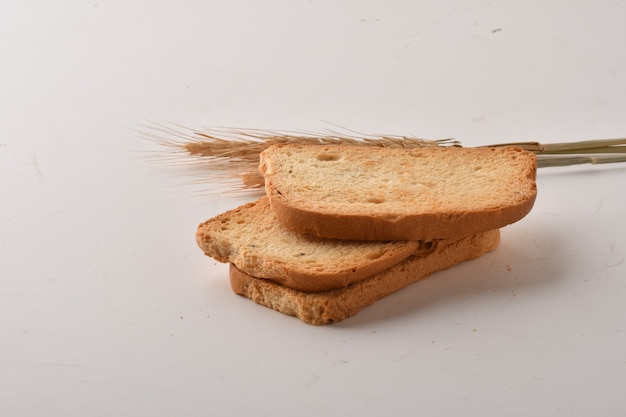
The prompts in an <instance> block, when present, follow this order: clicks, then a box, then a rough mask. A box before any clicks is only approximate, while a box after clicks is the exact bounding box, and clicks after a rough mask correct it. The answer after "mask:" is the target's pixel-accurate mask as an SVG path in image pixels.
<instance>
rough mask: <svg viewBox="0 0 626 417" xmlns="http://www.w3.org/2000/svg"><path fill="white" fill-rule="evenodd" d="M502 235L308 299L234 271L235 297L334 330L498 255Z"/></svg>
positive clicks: (443, 245) (472, 240)
mask: <svg viewBox="0 0 626 417" xmlns="http://www.w3.org/2000/svg"><path fill="white" fill-rule="evenodd" d="M499 242H500V231H499V230H491V231H488V232H485V233H481V234H478V235H474V236H470V237H466V238H462V239H460V240H457V241H443V242H440V244H439V245H438V247H437V248H436V249H435V250H434V251H433V252H432V253H430V254H428V255H423V256H412V257H410V258H408V259H406V260H404V261H402V262H400V263H399V264H396V265H394V266H392V267H390V268H388V269H386V270H384V271H382V272H379V273H377V274H374V275H373V276H371V277H369V278H366V279H364V280H361V281H358V282H355V283H353V284H352V285H350V286H349V287H347V288H343V289H337V290H331V291H326V292H321V293H304V292H301V291H297V290H293V289H290V288H287V287H285V286H283V285H280V284H277V283H275V282H272V281H269V280H266V279H261V278H255V277H254V276H251V275H249V274H246V273H244V272H242V271H241V270H240V269H238V268H237V267H236V266H234V265H232V264H231V266H230V283H231V287H232V289H233V291H234V292H235V293H237V294H240V295H243V296H245V297H247V298H250V299H251V300H253V301H255V302H256V303H258V304H261V305H264V306H266V307H270V308H272V309H274V310H276V311H279V312H281V313H284V314H287V315H291V316H295V317H298V318H299V319H301V320H303V321H304V322H306V323H309V324H313V325H321V324H331V323H336V322H338V321H341V320H344V319H346V318H348V317H351V316H354V315H355V314H357V313H358V312H359V311H360V310H361V309H363V308H364V307H367V306H369V305H371V304H373V303H375V302H376V301H378V300H380V299H382V298H384V297H386V296H387V295H389V294H392V293H394V292H396V291H398V290H400V289H402V288H404V287H407V286H409V285H411V284H413V283H415V282H417V281H419V280H421V279H423V278H426V277H428V276H429V275H431V274H433V273H435V272H437V271H440V270H443V269H446V268H449V267H451V266H453V265H456V264H458V263H461V262H464V261H467V260H470V259H473V258H477V257H479V256H481V255H483V254H484V253H486V252H488V251H491V250H493V249H495V248H496V247H497V246H498V244H499Z"/></svg>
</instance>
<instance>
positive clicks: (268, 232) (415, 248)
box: [196, 197, 437, 292]
mask: <svg viewBox="0 0 626 417" xmlns="http://www.w3.org/2000/svg"><path fill="white" fill-rule="evenodd" d="M196 241H197V243H198V246H199V247H200V248H201V249H202V250H203V252H204V253H205V254H206V255H208V256H210V257H212V258H214V259H216V260H217V261H219V262H224V263H233V264H235V265H236V266H237V268H239V269H240V270H242V271H245V272H246V273H248V274H250V275H252V276H255V277H258V278H265V279H269V280H272V281H275V282H277V283H280V284H281V285H283V286H285V287H288V288H292V289H294V290H298V291H302V292H321V291H328V290H331V289H336V288H343V287H346V286H348V285H350V284H352V283H354V282H357V281H360V280H362V279H364V278H366V277H368V276H370V275H373V274H375V273H377V272H380V271H383V270H385V269H387V268H389V267H390V266H392V265H395V264H397V263H399V262H401V261H402V260H404V259H406V258H408V257H409V256H412V255H415V254H426V253H430V252H432V251H433V250H434V248H435V246H436V245H437V242H436V241H432V240H427V241H393V242H390V241H379V242H365V241H345V240H331V239H321V238H317V237H312V236H304V235H299V234H297V233H294V232H291V231H289V230H287V229H285V228H284V227H282V226H281V225H280V223H278V221H277V220H276V216H275V214H274V212H273V211H272V209H271V207H270V204H269V201H268V198H267V197H262V198H260V199H259V200H257V201H254V202H252V203H248V204H245V205H243V206H240V207H238V208H236V209H234V210H230V211H227V212H225V213H222V214H220V215H218V216H216V217H214V218H212V219H210V220H207V221H206V222H204V223H202V224H200V225H199V226H198V230H197V232H196Z"/></svg>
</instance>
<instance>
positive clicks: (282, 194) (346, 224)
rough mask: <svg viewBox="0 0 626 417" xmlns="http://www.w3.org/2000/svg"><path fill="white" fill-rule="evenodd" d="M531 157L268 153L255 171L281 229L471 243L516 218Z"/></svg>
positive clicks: (519, 153)
mask: <svg viewBox="0 0 626 417" xmlns="http://www.w3.org/2000/svg"><path fill="white" fill-rule="evenodd" d="M536 167H537V163H536V156H535V155H534V154H533V153H532V152H527V151H524V150H522V149H519V148H513V147H507V148H460V147H425V148H413V149H403V148H382V147H365V146H351V145H300V144H289V145H274V146H271V147H269V148H268V149H266V150H265V151H263V152H262V153H261V161H260V165H259V169H260V171H261V173H262V174H263V176H264V177H265V190H266V194H267V195H268V197H269V199H270V203H271V206H272V209H273V210H274V212H275V213H276V217H277V218H278V220H279V222H280V223H281V224H282V225H283V226H285V227H286V228H288V229H290V230H292V231H294V232H297V233H304V234H311V235H315V236H319V237H325V238H336V239H355V240H420V239H448V238H456V237H463V236H469V235H473V234H476V233H480V232H484V231H487V230H491V229H496V228H500V227H503V226H506V225H508V224H511V223H514V222H516V221H518V220H520V219H521V218H523V217H524V216H525V215H526V214H528V212H530V210H531V209H532V206H533V204H534V201H535V198H536V194H537V186H536V183H535V175H536Z"/></svg>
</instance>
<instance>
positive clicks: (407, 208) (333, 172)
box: [196, 144, 536, 325]
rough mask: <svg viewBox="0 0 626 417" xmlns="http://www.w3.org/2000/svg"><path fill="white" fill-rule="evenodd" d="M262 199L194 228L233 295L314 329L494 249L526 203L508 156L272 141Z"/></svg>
mask: <svg viewBox="0 0 626 417" xmlns="http://www.w3.org/2000/svg"><path fill="white" fill-rule="evenodd" d="M260 171H261V173H262V174H263V176H264V178H265V190H266V196H264V197H262V198H260V199H259V200H257V201H254V202H252V203H249V204H245V205H243V206H241V207H239V208H237V209H234V210H231V211H228V212H225V213H223V214H220V215H218V216H216V217H214V218H212V219H210V220H207V221H206V222H204V223H202V224H201V225H200V226H199V227H198V231H197V233H196V239H197V242H198V245H199V246H200V248H201V249H202V250H203V251H204V253H205V254H206V255H208V256H210V257H213V258H215V259H216V260H218V261H220V262H226V263H230V282H231V286H232V288H233V290H234V292H235V293H237V294H241V295H243V296H246V297H248V298H250V299H252V300H254V301H255V302H257V303H259V304H262V305H265V306H267V307H271V308H273V309H275V310H277V311H279V312H282V313H285V314H288V315H292V316H296V317H298V318H300V319H301V320H303V321H305V322H307V323H310V324H314V325H319V324H329V323H335V322H338V321H340V320H343V319H346V318H348V317H351V316H353V315H354V314H356V313H357V312H358V311H360V310H361V309H362V308H364V307H366V306H369V305H371V304H373V303H375V302H376V301H377V300H380V299H381V298H383V297H385V296H387V295H389V294H391V293H393V292H396V291H398V290H400V289H402V288H404V287H406V286H408V285H410V284H412V283H414V282H417V281H418V280H420V279H422V278H425V277H427V276H429V275H431V274H433V273H435V272H437V271H440V270H443V269H446V268H449V267H451V266H453V265H456V264H458V263H461V262H464V261H467V260H470V259H473V258H476V257H479V256H481V255H483V254H484V253H486V252H489V251H491V250H493V249H495V248H496V247H497V246H498V243H499V241H500V231H499V229H500V228H501V227H504V226H506V225H508V224H511V223H514V222H516V221H518V220H520V219H521V218H523V217H524V216H525V215H526V214H527V213H528V212H529V211H530V210H531V208H532V206H533V203H534V201H535V197H536V183H535V173H536V158H535V155H534V154H532V153H530V152H526V151H523V150H520V149H518V148H438V147H429V148H414V149H404V148H384V147H363V146H354V145H296V144H291V145H276V146H271V147H270V148H268V149H267V150H265V151H264V152H263V153H262V154H261V163H260Z"/></svg>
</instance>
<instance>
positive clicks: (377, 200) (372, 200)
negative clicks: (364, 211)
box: [367, 197, 385, 204]
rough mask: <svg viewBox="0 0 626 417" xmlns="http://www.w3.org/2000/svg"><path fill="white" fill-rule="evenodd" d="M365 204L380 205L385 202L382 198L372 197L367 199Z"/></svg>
mask: <svg viewBox="0 0 626 417" xmlns="http://www.w3.org/2000/svg"><path fill="white" fill-rule="evenodd" d="M367 202H368V203H372V204H382V203H384V202H385V199H384V198H375V197H373V198H368V199H367Z"/></svg>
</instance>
